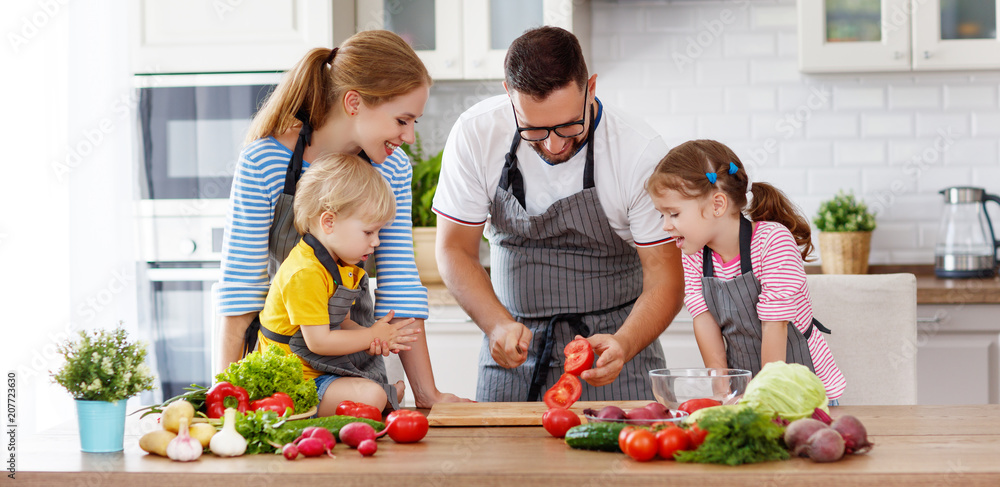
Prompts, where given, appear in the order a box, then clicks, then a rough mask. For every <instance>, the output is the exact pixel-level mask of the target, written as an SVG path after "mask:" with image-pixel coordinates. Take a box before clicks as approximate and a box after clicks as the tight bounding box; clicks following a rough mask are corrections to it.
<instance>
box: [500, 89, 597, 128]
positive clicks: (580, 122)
mask: <svg viewBox="0 0 1000 487" xmlns="http://www.w3.org/2000/svg"><path fill="white" fill-rule="evenodd" d="M589 93H590V86H587V87H586V88H585V89H584V90H583V116H582V117H580V120H577V121H575V122H569V123H561V124H559V125H553V126H551V127H528V128H524V127H521V124H520V122H518V121H517V110H514V123H515V124H517V133H518V135H520V136H521V138H522V139H524V140H527V141H528V142H541V141H543V140H545V139H547V138H549V135H550V134H551V133H552V132H555V133H556V135H558V136H560V137H562V138H564V139H568V138H571V137H577V136H579V135H580V134H582V133H583V130H584V128H585V127H584V122H585V120H586V118H587V95H588V94H589ZM510 106H511V108H512V109H513V108H514V102H511V104H510Z"/></svg>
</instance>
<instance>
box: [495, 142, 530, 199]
mask: <svg viewBox="0 0 1000 487" xmlns="http://www.w3.org/2000/svg"><path fill="white" fill-rule="evenodd" d="M514 132H515V133H514V140H512V141H511V142H510V150H509V151H508V152H507V155H506V156H504V158H503V160H504V162H503V170H502V171H501V172H500V187H501V188H503V189H506V190H510V192H511V193H512V194H513V195H514V198H516V199H517V202H518V203H521V208H526V206H525V205H524V177H523V176H521V170H520V169H518V168H517V147H518V146H519V145H520V144H521V134H519V133H517V131H516V130H515V131H514Z"/></svg>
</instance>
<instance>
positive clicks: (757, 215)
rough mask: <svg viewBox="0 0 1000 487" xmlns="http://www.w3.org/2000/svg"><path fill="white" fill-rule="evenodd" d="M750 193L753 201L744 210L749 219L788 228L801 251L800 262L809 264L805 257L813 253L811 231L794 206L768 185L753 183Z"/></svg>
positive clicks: (779, 191) (776, 189)
mask: <svg viewBox="0 0 1000 487" xmlns="http://www.w3.org/2000/svg"><path fill="white" fill-rule="evenodd" d="M750 192H751V193H752V194H753V199H752V200H751V201H750V205H749V207H748V208H747V209H746V213H747V215H748V216H749V217H750V219H751V220H753V221H772V222H777V223H780V224H782V225H784V226H786V227H788V230H789V231H791V232H792V236H793V237H794V238H795V244H796V245H798V246H799V248H801V249H802V250H801V252H802V260H804V261H806V262H810V261H811V260H812V259H808V258H807V257H808V256H809V254H811V253H812V251H813V244H812V238H811V236H812V229H811V228H810V227H809V222H808V221H807V220H806V219H805V217H803V216H802V213H801V212H800V211H799V209H798V208H797V207H796V206H795V204H794V203H792V202H791V200H789V199H788V197H787V196H785V194H784V193H782V192H781V190H780V189H778V188H775V187H774V186H772V185H770V184H768V183H764V182H754V183H753V185H752V186H751V187H750Z"/></svg>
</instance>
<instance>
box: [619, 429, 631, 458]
mask: <svg viewBox="0 0 1000 487" xmlns="http://www.w3.org/2000/svg"><path fill="white" fill-rule="evenodd" d="M633 431H635V427H633V426H626V427H624V428H622V430H621V431H619V432H618V449H619V450H621V451H622V453H624V452H625V442H626V440H628V435H630V434H632V432H633Z"/></svg>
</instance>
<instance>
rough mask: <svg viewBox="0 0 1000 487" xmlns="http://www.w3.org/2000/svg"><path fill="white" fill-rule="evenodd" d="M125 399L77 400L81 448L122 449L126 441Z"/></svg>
mask: <svg viewBox="0 0 1000 487" xmlns="http://www.w3.org/2000/svg"><path fill="white" fill-rule="evenodd" d="M126 402H127V401H125V400H124V399H123V400H121V401H117V402H107V401H84V400H81V399H77V400H76V416H77V420H78V423H79V425H80V449H81V450H83V451H85V452H88V453H107V452H115V451H122V449H123V444H124V442H125V403H126Z"/></svg>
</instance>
